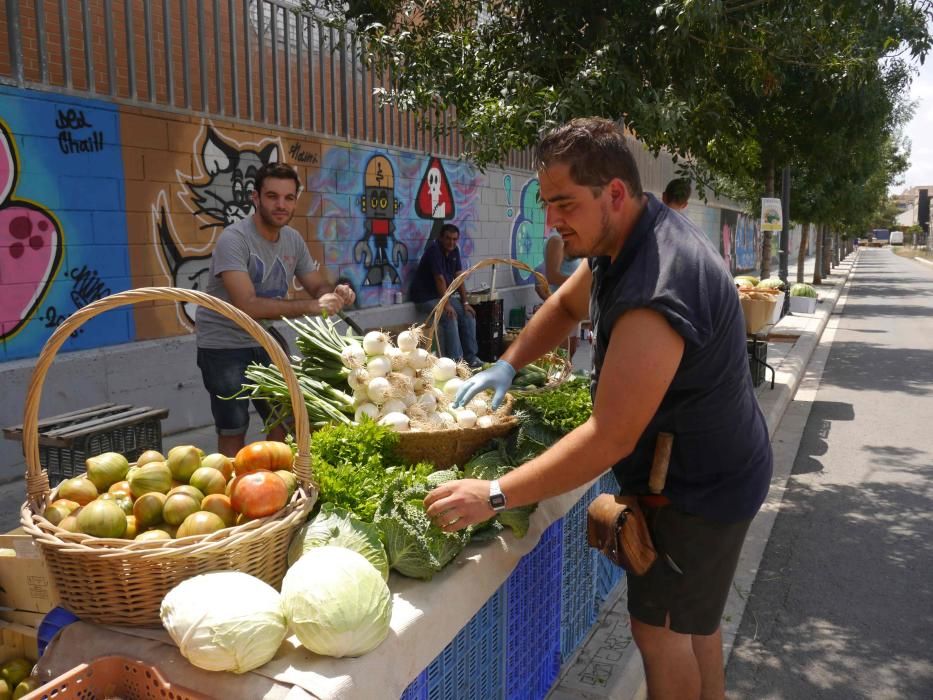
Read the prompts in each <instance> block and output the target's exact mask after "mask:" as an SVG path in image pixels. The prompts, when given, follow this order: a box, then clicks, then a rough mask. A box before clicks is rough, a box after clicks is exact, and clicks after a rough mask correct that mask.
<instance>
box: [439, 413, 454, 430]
mask: <svg viewBox="0 0 933 700" xmlns="http://www.w3.org/2000/svg"><path fill="white" fill-rule="evenodd" d="M435 415H436V416H438V417H439V418H440V419H441V422H442V423H443V424H444V427H445V428H448V427H453V426H455V425H456V424H457V419H456V418H455V417H454V416H453V415H451V414H450V413H449V412H448V411H438V412H437V413H436V414H435Z"/></svg>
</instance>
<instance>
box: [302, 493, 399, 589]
mask: <svg viewBox="0 0 933 700" xmlns="http://www.w3.org/2000/svg"><path fill="white" fill-rule="evenodd" d="M328 545H329V546H333V547H345V548H347V549H352V550H353V551H354V552H358V553H359V554H362V555H363V556H364V557H366V560H367V561H368V562H369V563H370V564H372V565H373V566H374V567H375V568H376V569H377V570H378V571H379V573H380V574H381V575H382V578H383V580H384V581H388V579H389V560H388V558H387V557H386V550H385V547H383V546H382V540H380V539H379V530H378V528H376V527H375V526H374V525H371V524H370V523H364V522H362V521H361V520H358V519H357V518H355V517H353V516H352V515H351V514H350V512H349V511H347V510H344V509H343V508H338V507H337V506H335V505H334V504H333V503H325V504H324V505H323V506H321V511H320V512H319V513H318V514H317V515H316V516H315V517H314V519H313V520H311V521H310V522H308V523H307V524H305V525H304V526H303V527H302V528H301V529H300V530H298V532H297V533H295V536H294V537H293V538H292V542H291V545H290V546H289V548H288V565H289V566H291V565H292V564H294V563H295V562H296V561H298V559H300V558H301V556H302V555H303V554H305V553H306V552H307V551H308V550H310V549H311V548H312V547H324V546H328Z"/></svg>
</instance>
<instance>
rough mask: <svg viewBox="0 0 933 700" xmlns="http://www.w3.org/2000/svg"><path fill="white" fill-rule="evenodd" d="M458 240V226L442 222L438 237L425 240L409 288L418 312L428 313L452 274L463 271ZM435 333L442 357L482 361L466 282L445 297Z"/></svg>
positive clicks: (473, 364)
mask: <svg viewBox="0 0 933 700" xmlns="http://www.w3.org/2000/svg"><path fill="white" fill-rule="evenodd" d="M459 241H460V229H458V228H457V227H456V226H454V225H453V224H444V225H443V227H441V231H440V234H439V235H438V237H437V239H436V240H433V241H428V244H427V245H426V246H425V248H424V253H423V254H422V256H421V260H420V261H419V262H418V268H417V269H416V270H415V276H414V278H413V279H412V281H411V289H410V291H409V295H410V297H411V300H412V301H413V302H415V308H416V309H417V310H418V311H420V312H421V313H423V314H428V313H430V312H431V311H432V310H433V309H434V307H435V306H437V304H438V302H439V301H440V300H441V297H443V296H444V294H446V293H447V288H448V287H449V286H450V283H451V282H452V281H453V279H454V277H456V276H457V275H459V274H460V272H462V269H463V266H462V263H461V262H460V248H459V246H458V245H457V244H458V242H459ZM458 297H459V298H458ZM438 335H439V336H440V337H439V341H440V344H441V352H442V353H443V355H444V356H445V357H449V358H451V359H452V360H456V361H458V362H459V361H460V360H463V361H464V362H466V363H467V364H468V365H470V367H479V366H480V365H481V364H482V362H481V361H480V359H479V358H478V357H477V356H476V353H477V351H478V346H477V341H476V311H474V309H473V307H472V306H470V304H469V303H468V302H467V296H466V286H465V285H460V287H459V288H458V289H457V292H456V293H455V294H453V295H451V297H450V298H449V299H448V300H447V304H446V305H445V306H444V312H443V314H442V315H441V320H440V323H439V324H438Z"/></svg>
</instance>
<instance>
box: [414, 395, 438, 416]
mask: <svg viewBox="0 0 933 700" xmlns="http://www.w3.org/2000/svg"><path fill="white" fill-rule="evenodd" d="M418 405H419V406H421V407H422V408H424V410H425V411H427V412H428V413H430V412H431V411H435V410H437V399H436V398H435V397H434V394H432V393H428V392H425V393H423V394H422V395H421V396H419V397H418Z"/></svg>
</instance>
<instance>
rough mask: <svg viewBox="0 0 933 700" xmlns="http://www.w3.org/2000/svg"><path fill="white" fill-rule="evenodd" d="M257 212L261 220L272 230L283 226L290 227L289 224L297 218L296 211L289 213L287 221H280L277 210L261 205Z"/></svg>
mask: <svg viewBox="0 0 933 700" xmlns="http://www.w3.org/2000/svg"><path fill="white" fill-rule="evenodd" d="M256 211H258V212H259V218H260V219H262V223H264V224H265V225H266V226H268V227H269V228H272V229H280V228H282V227H283V226H286V225H288V223H289V222H290V221H291V220H292V218H293V217H294V216H295V212H294V211H292V212H287V213H286V218H285V221H280V220H279V219H278V218H276V213H275V209H269V208H267V207H264V206H262V204H261V203H260V204H259V206H258V208H257V210H256Z"/></svg>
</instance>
